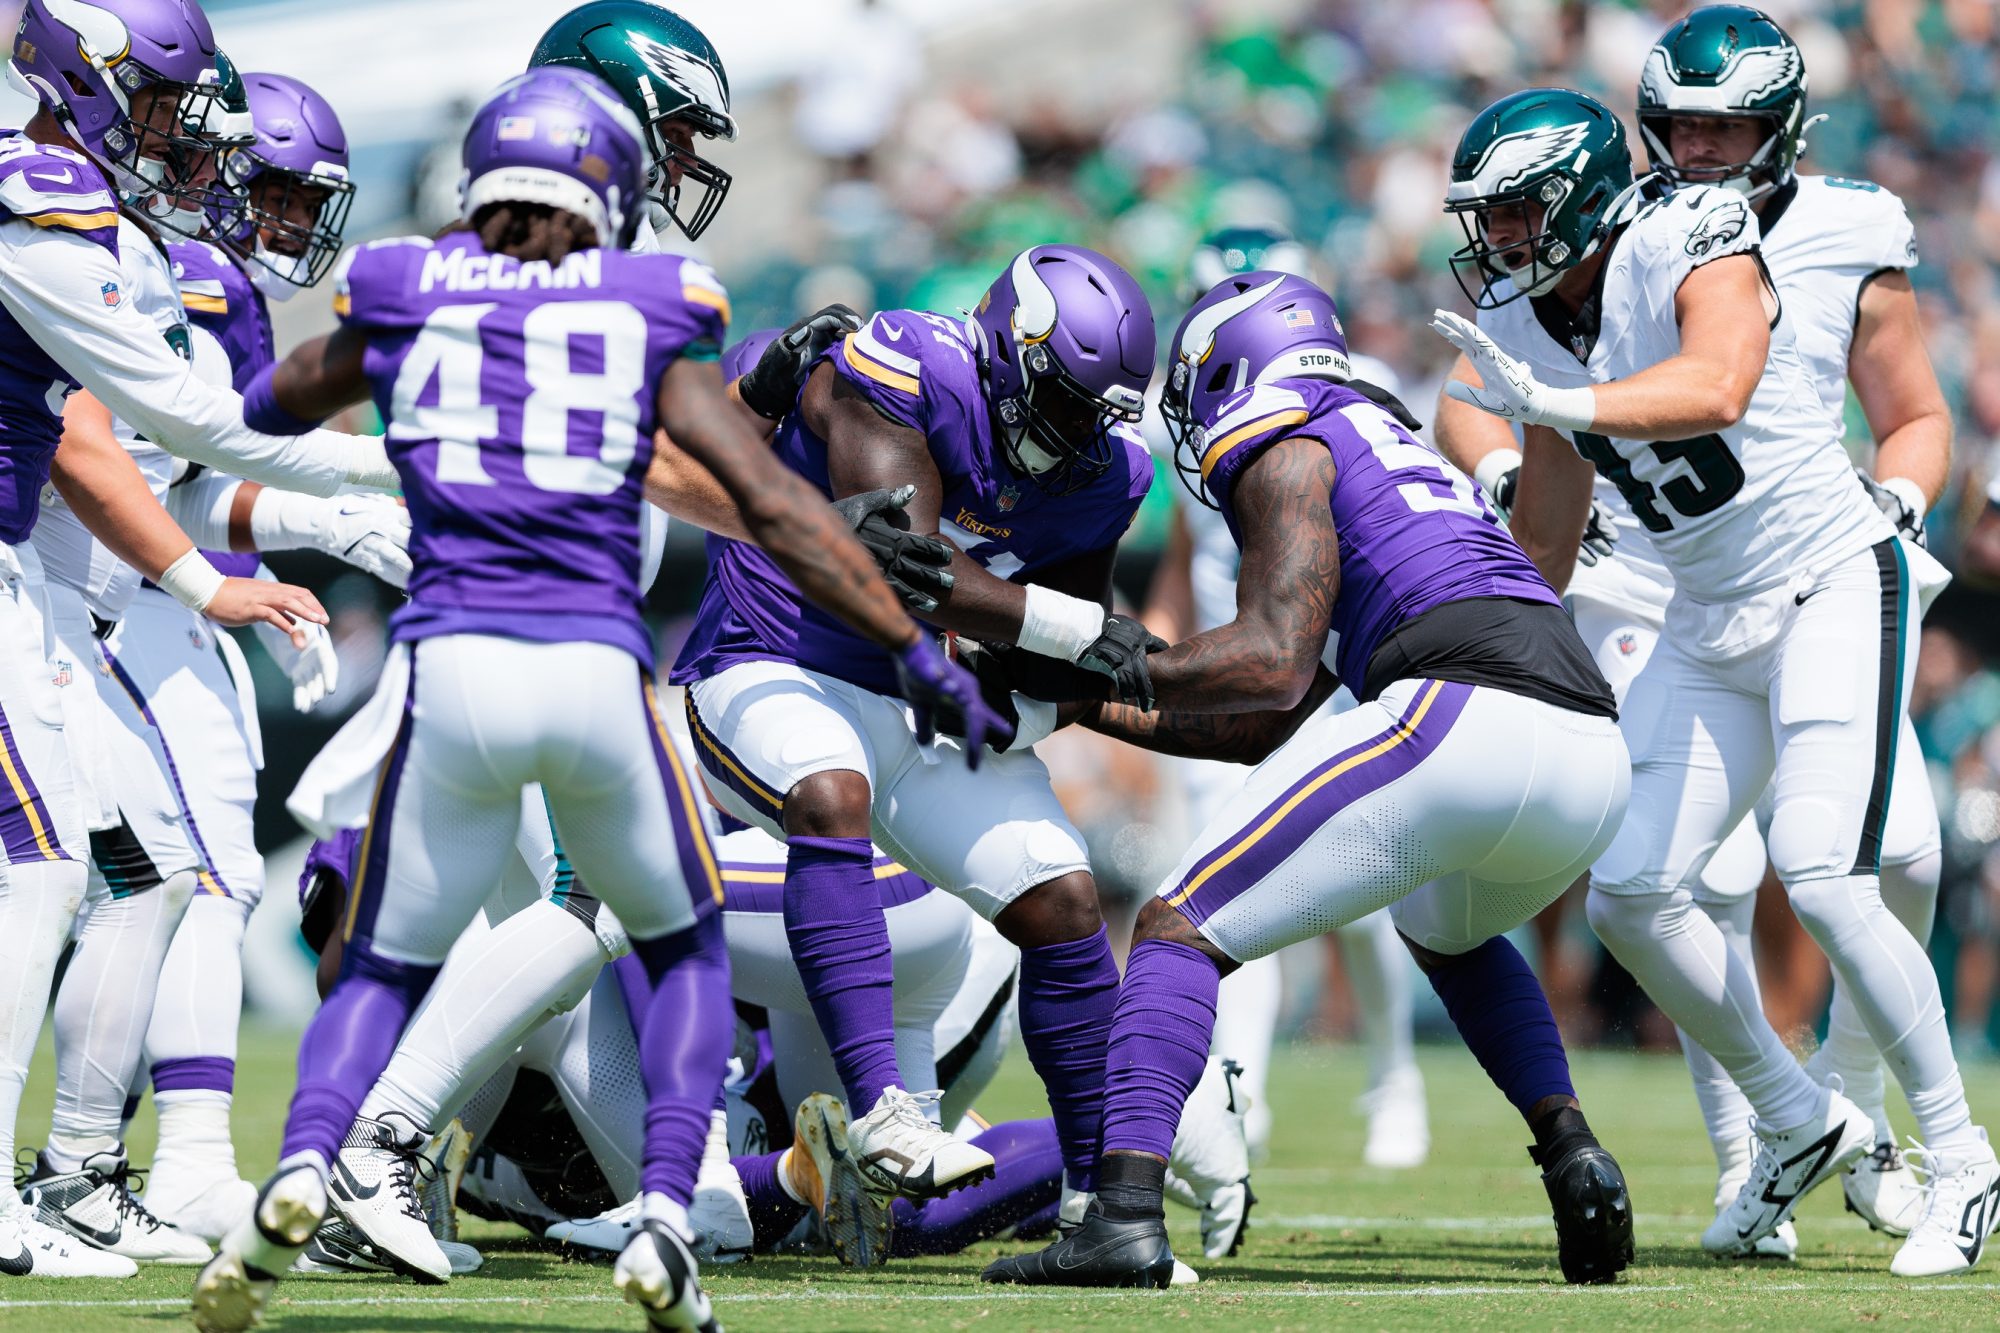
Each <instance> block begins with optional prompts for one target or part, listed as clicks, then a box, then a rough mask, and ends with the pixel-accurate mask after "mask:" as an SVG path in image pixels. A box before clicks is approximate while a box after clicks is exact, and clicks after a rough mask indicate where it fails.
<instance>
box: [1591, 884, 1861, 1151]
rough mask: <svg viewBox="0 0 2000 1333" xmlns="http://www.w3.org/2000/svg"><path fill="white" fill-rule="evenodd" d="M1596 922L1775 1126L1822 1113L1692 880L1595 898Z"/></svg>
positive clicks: (1818, 1094)
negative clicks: (1703, 909) (1691, 888)
mask: <svg viewBox="0 0 2000 1333" xmlns="http://www.w3.org/2000/svg"><path fill="white" fill-rule="evenodd" d="M1588 908H1589V913H1590V925H1591V929H1593V930H1595V931H1596V932H1597V937H1598V938H1599V939H1601V940H1603V941H1604V946H1605V947H1606V948H1607V949H1609V950H1610V951H1611V954H1612V956H1613V957H1615V958H1616V959H1617V960H1618V961H1619V963H1621V964H1622V965H1623V966H1624V968H1625V970H1626V971H1628V972H1630V973H1631V974H1632V975H1633V977H1634V978H1636V979H1637V980H1638V982H1639V984H1640V985H1641V986H1642V987H1644V988H1645V991H1646V994H1647V995H1649V996H1651V997H1652V1000H1653V1003H1654V1004H1657V1005H1659V1006H1660V1010H1661V1012H1663V1013H1664V1014H1666V1016H1667V1017H1668V1018H1669V1019H1672V1020H1673V1022H1674V1023H1676V1024H1677V1025H1678V1026H1679V1027H1680V1028H1681V1030H1682V1031H1684V1032H1686V1033H1687V1034H1688V1035H1689V1036H1690V1037H1692V1038H1694V1040H1695V1042H1696V1043H1697V1044H1698V1045H1700V1046H1701V1047H1702V1049H1704V1050H1706V1051H1707V1052H1708V1053H1709V1054H1710V1055H1712V1056H1714V1057H1715V1059H1716V1061H1717V1062H1718V1063H1719V1064H1721V1066H1722V1067H1723V1068H1724V1069H1726V1070H1728V1071H1729V1073H1730V1076H1731V1077H1733V1078H1734V1079H1735V1080H1736V1085H1737V1086H1738V1087H1739V1088H1741V1089H1742V1090H1743V1095H1744V1096H1745V1097H1747V1098H1749V1100H1750V1105H1751V1106H1753V1107H1755V1108H1756V1111H1757V1118H1758V1120H1759V1121H1760V1122H1762V1123H1763V1124H1765V1125H1767V1126H1769V1127H1770V1128H1772V1129H1774V1130H1788V1129H1794V1128H1796V1127H1798V1126H1799V1125H1802V1124H1804V1123H1806V1122H1807V1121H1808V1120H1811V1119H1812V1118H1813V1117H1814V1116H1816V1115H1818V1114H1820V1111H1821V1109H1822V1104H1823V1101H1822V1099H1823V1095H1824V1094H1823V1093H1822V1091H1821V1089H1820V1086H1819V1085H1818V1084H1817V1083H1814V1082H1813V1081H1812V1079H1810V1078H1808V1077H1807V1076H1806V1072H1805V1070H1803V1069H1801V1068H1800V1067H1799V1062H1798V1061H1797V1060H1795V1059H1793V1058H1792V1053H1791V1052H1790V1051H1788V1050H1786V1049H1785V1043H1784V1042H1782V1041H1780V1040H1779V1039H1778V1034H1777V1033H1776V1032H1775V1031H1773V1030H1772V1028H1771V1024H1770V1020H1768V1019H1767V1018H1765V1017H1764V1007H1763V1002H1762V1000H1761V999H1760V997H1759V996H1758V994H1757V983H1756V980H1755V978H1753V977H1752V976H1751V975H1750V972H1749V970H1748V969H1747V968H1745V967H1744V966H1743V963H1742V961H1741V960H1740V959H1738V958H1737V957H1736V955H1735V954H1734V952H1733V951H1731V949H1730V947H1729V945H1728V943H1727V942H1726V941H1725V940H1724V939H1723V937H1722V932H1721V931H1720V930H1718V929H1717V928H1716V925H1715V923H1714V922H1713V921H1710V920H1709V919H1708V918H1707V917H1706V916H1703V915H1702V914H1701V913H1700V912H1698V911H1696V910H1695V909H1694V898H1693V895H1691V894H1690V893H1689V892H1688V891H1687V890H1686V889H1674V890H1671V891H1668V892H1664V893H1606V892H1604V891H1603V890H1602V889H1599V888H1598V887H1597V886H1596V885H1594V884H1593V885H1592V886H1591V889H1590V897H1589V900H1588Z"/></svg>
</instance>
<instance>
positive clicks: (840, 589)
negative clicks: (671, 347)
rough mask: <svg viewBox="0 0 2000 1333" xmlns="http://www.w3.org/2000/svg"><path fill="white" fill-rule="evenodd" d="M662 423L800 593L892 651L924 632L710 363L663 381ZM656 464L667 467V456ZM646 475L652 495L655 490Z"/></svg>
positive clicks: (679, 369) (679, 364)
mask: <svg viewBox="0 0 2000 1333" xmlns="http://www.w3.org/2000/svg"><path fill="white" fill-rule="evenodd" d="M660 424H661V425H662V426H663V427H664V428H665V430H666V432H667V434H668V435H670V436H672V437H673V440H674V442H675V443H676V444H678V445H679V446H680V447H681V448H682V449H684V450H686V451H687V453H688V455H689V456H690V457H692V458H693V459H694V460H695V461H696V462H698V463H700V464H701V465H702V466H703V467H705V468H707V469H708V471H709V472H710V473H712V474H713V475H714V477H715V479H716V480H717V481H718V482H720V483H721V484H722V488H723V489H724V490H725V491H727V492H728V493H729V498H730V499H732V500H734V501H735V502H736V507H737V509H738V510H739V511H740V512H741V514H742V517H743V525H744V527H745V529H746V530H747V531H748V533H749V536H750V537H751V539H752V540H753V541H755V542H756V543H757V544H758V545H759V546H761V547H763V548H764V550H765V551H767V552H769V553H770V556H771V558H772V559H773V560H776V561H777V562H778V566H779V568H781V569H783V570H784V571H785V573H786V574H788V575H790V576H791V579H792V581H793V582H794V583H796V584H798V586H799V591H801V592H803V593H804V594H805V595H806V596H807V597H810V598H811V599H812V600H813V601H814V602H816V603H818V604H819V605H820V606H822V607H824V608H826V609H827V610H828V611H830V612H832V613H833V614H834V615H837V616H839V617H840V618H841V619H842V620H845V621H846V622H847V623H848V624H850V625H852V626H853V627H854V628H855V629H856V630H857V631H859V632H860V633H862V634H864V635H866V636H867V637H868V638H870V639H872V640H873V641H874V642H876V643H879V644H881V645H882V646H883V647H885V648H889V649H901V648H906V647H908V646H909V645H910V644H912V643H914V642H915V641H916V640H917V639H918V637H919V636H920V635H921V631H920V630H919V629H918V628H917V623H916V622H915V621H913V620H911V619H910V617H909V616H908V615H906V614H905V613H904V611H903V604H902V603H901V602H899V601H898V600H897V599H896V594H895V593H894V592H893V591H891V590H890V588H889V585H888V583H886V582H885V581H884V580H883V578H882V575H881V573H880V572H879V571H878V570H877V569H876V568H875V561H874V559H873V557H871V556H870V555H869V554H868V552H867V550H866V548H864V547H863V546H862V545H861V543H860V542H859V541H858V540H856V539H855V537H854V535H853V533H851V532H849V531H848V528H847V524H846V522H845V521H843V520H842V519H841V517H840V515H839V514H837V513H835V512H834V510H833V506H832V505H829V504H828V503H827V502H826V497H824V496H822V495H821V494H820V493H819V492H818V491H815V490H814V489H813V488H812V487H811V486H810V485H808V484H807V483H806V480H805V478H803V477H801V476H799V475H798V474H797V473H795V472H793V471H791V470H790V469H789V468H787V467H786V466H785V465H784V464H783V463H780V462H779V461H778V456H777V455H776V454H774V453H773V452H771V450H770V449H769V447H767V446H766V445H765V444H764V443H763V441H761V440H759V439H758V438H757V437H756V436H755V435H753V434H752V433H751V431H750V427H749V426H747V425H746V424H744V420H743V414H742V413H741V412H740V411H739V410H738V409H737V408H736V407H734V406H732V405H731V404H730V403H729V401H728V399H727V397H726V396H725V394H724V391H723V385H722V372H721V371H720V370H719V369H717V368H716V365H715V363H714V362H712V361H692V360H689V359H687V358H685V357H683V358H680V359H678V360H676V361H675V362H674V363H673V365H672V366H670V367H668V369H667V373H666V374H665V375H664V376H662V377H661V379H660ZM654 462H655V465H656V466H660V465H663V464H662V463H661V460H660V459H659V458H657V457H656V458H655V460H654ZM652 489H653V487H652V478H651V477H650V475H649V477H648V493H649V494H650V493H651V491H652Z"/></svg>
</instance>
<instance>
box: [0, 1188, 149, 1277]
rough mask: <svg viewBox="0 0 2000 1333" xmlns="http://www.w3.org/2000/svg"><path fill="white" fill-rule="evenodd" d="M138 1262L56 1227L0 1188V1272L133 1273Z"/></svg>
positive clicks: (10, 1274)
mask: <svg viewBox="0 0 2000 1333" xmlns="http://www.w3.org/2000/svg"><path fill="white" fill-rule="evenodd" d="M138 1271H139V1265H137V1264H135V1263H133V1262H132V1261H131V1260H130V1259H127V1258H126V1257H125V1256H123V1255H121V1254H112V1253H111V1252H109V1251H108V1250H100V1249H98V1248H97V1247H96V1246H94V1245H86V1244H84V1243H83V1242H82V1241H80V1240H78V1239H76V1238H75V1237H74V1236H71V1235H70V1234H68V1233H67V1232H63V1231H57V1230H56V1229H55V1228H54V1227H52V1226H49V1225H48V1224H47V1223H46V1222H43V1221H42V1220H41V1219H40V1218H38V1217H36V1216H35V1210H34V1209H33V1208H31V1207H29V1206H28V1205H27V1204H26V1203H23V1202H22V1201H21V1196H20V1195H18V1194H15V1193H14V1192H13V1191H11V1190H8V1189H5V1188H0V1273H4V1274H6V1275H7V1276H8V1277H132V1276H134V1275H135V1274H137V1273H138Z"/></svg>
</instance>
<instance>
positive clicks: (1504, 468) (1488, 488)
mask: <svg viewBox="0 0 2000 1333" xmlns="http://www.w3.org/2000/svg"><path fill="white" fill-rule="evenodd" d="M1519 466H1521V451H1520V450H1519V449H1495V450H1494V451H1493V452H1492V453H1490V454H1488V455H1486V457H1484V458H1482V459H1480V460H1479V462H1478V463H1477V464H1475V465H1474V466H1473V469H1472V479H1473V480H1474V481H1476V482H1478V483H1479V489H1480V490H1482V491H1485V492H1486V493H1487V494H1488V495H1492V496H1497V495H1499V494H1500V478H1502V477H1504V476H1506V475H1507V474H1508V473H1509V472H1512V471H1513V470H1514V469H1515V468H1517V467H1519Z"/></svg>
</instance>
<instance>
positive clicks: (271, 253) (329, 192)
mask: <svg viewBox="0 0 2000 1333" xmlns="http://www.w3.org/2000/svg"><path fill="white" fill-rule="evenodd" d="M243 87H244V92H245V93H246V95H247V96H248V98H249V104H250V119H251V122H252V124H253V126H254V127H255V130H256V135H257V139H256V142H254V143H251V144H249V145H246V146H245V147H242V148H238V149H236V150H235V151H234V152H232V153H230V154H229V155H228V156H227V157H226V158H224V159H223V163H222V179H223V181H224V183H225V184H226V185H228V186H229V188H230V194H229V196H228V197H227V198H226V199H225V200H224V201H223V203H222V205H221V207H219V208H218V209H216V218H215V229H216V232H217V234H218V235H220V236H221V237H222V239H223V240H224V241H225V242H226V243H227V244H228V245H229V247H230V248H231V249H233V250H235V251H236V253H238V254H239V255H244V256H246V257H248V258H250V259H254V260H256V261H257V265H258V267H257V268H256V269H255V270H254V271H253V272H252V273H251V277H252V278H253V279H254V280H255V281H256V283H257V286H258V288H259V289H260V290H262V291H263V292H264V294H265V295H266V296H270V297H273V298H275V299H277V300H280V301H282V300H284V299H286V298H287V297H289V296H291V295H293V294H295V293H296V292H298V291H299V289H301V288H303V287H310V286H312V285H313V284H314V283H316V282H318V281H319V280H320V279H321V278H322V277H324V276H325V275H326V271H327V269H328V268H329V267H331V266H332V264H333V261H334V260H335V259H337V258H339V257H340V237H341V232H342V231H343V230H344V229H345V228H346V226H347V210H348V208H349V207H350V206H351V205H352V204H353V202H354V182H353V181H351V180H349V179H348V174H347V135H346V133H345V132H344V131H343V130H342V129H341V128H340V117H338V116H336V115H334V113H333V108H332V107H331V106H328V105H327V101H326V99H325V98H324V97H321V96H320V95H319V94H318V93H316V92H314V91H313V90H312V89H310V88H308V87H306V86H305V85H304V84H303V83H300V82H299V81H298V80H297V79H294V78H290V77H288V76H287V75H283V74H245V75H244V76H243Z"/></svg>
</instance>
